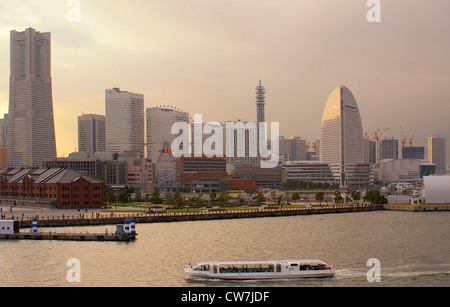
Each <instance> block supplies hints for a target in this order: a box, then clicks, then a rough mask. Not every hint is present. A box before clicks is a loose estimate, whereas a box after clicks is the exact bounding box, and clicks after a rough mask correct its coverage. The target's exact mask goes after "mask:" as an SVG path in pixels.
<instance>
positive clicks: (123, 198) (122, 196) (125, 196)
mask: <svg viewBox="0 0 450 307" xmlns="http://www.w3.org/2000/svg"><path fill="white" fill-rule="evenodd" d="M117 199H118V201H119V202H121V203H122V204H125V203H127V202H128V201H129V200H130V197H129V196H128V193H127V192H126V191H122V192H120V193H119V197H118V198H117Z"/></svg>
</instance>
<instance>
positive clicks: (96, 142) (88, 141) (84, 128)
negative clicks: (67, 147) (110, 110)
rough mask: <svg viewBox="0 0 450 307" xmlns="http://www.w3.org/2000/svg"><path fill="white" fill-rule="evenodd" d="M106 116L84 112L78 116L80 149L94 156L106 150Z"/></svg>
mask: <svg viewBox="0 0 450 307" xmlns="http://www.w3.org/2000/svg"><path fill="white" fill-rule="evenodd" d="M105 137H106V136H105V116H104V115H95V114H83V115H82V116H78V151H79V152H85V153H87V154H88V156H89V157H93V156H94V154H95V153H96V152H103V151H106V143H105V142H106V139H105Z"/></svg>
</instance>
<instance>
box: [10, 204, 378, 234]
mask: <svg viewBox="0 0 450 307" xmlns="http://www.w3.org/2000/svg"><path fill="white" fill-rule="evenodd" d="M10 209H11V208H10V207H3V208H2V215H5V216H4V217H5V218H6V219H12V218H13V219H14V220H16V221H19V222H20V228H31V227H32V220H33V218H37V219H38V226H39V227H71V226H100V225H115V224H123V223H124V222H125V221H129V220H131V219H133V220H135V221H136V223H138V224H139V223H169V222H181V221H201V220H223V219H237V218H262V217H279V216H294V215H309V214H333V213H350V212H363V211H375V210H380V209H383V208H382V206H379V205H368V204H365V205H338V206H335V205H329V206H318V207H314V208H311V209H306V208H283V209H282V208H276V209H267V208H263V209H261V208H258V209H256V210H226V211H211V210H205V211H201V212H196V213H194V212H182V213H151V214H149V213H133V212H127V211H125V210H124V211H123V212H107V211H105V210H100V209H90V210H84V209H81V210H56V209H40V208H39V209H33V208H28V207H26V208H21V207H13V208H12V212H9V210H10Z"/></svg>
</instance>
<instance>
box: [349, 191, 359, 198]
mask: <svg viewBox="0 0 450 307" xmlns="http://www.w3.org/2000/svg"><path fill="white" fill-rule="evenodd" d="M350 195H351V196H352V199H353V200H360V199H361V191H359V190H354V191H352V192H351V193H350Z"/></svg>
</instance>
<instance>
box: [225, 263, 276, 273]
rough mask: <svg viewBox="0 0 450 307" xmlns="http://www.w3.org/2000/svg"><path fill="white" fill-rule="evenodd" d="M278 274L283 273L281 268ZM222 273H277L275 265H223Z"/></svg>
mask: <svg viewBox="0 0 450 307" xmlns="http://www.w3.org/2000/svg"><path fill="white" fill-rule="evenodd" d="M278 267H279V266H278V265H277V272H280V271H281V267H280V268H279V270H278ZM219 272H220V273H270V272H275V265H274V264H231V265H227V264H221V265H220V266H219Z"/></svg>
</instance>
